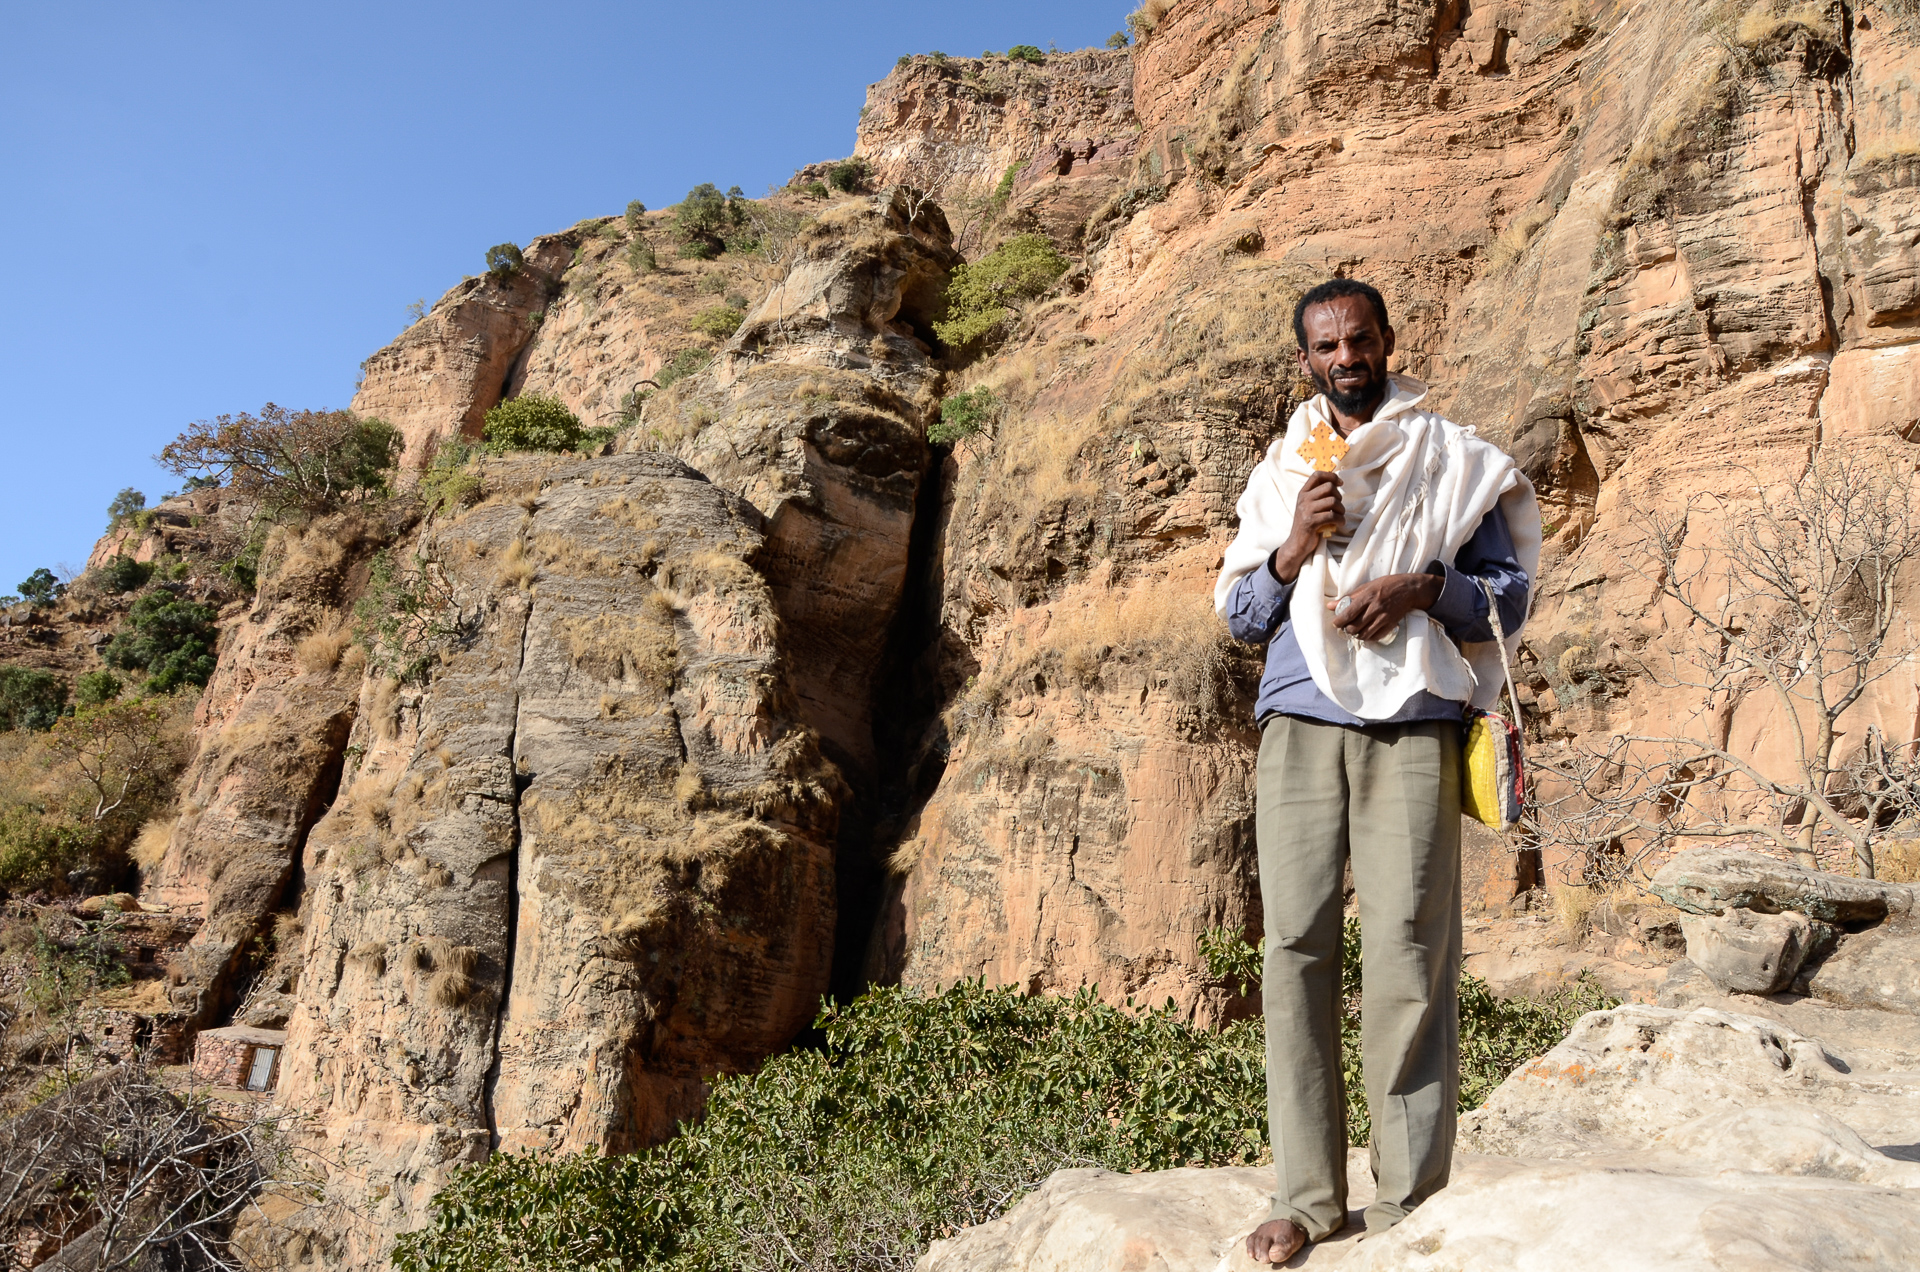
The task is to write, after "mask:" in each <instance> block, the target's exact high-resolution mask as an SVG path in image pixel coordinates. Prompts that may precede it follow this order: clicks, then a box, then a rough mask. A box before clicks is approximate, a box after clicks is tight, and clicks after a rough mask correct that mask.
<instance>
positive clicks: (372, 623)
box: [353, 552, 468, 682]
mask: <svg viewBox="0 0 1920 1272" xmlns="http://www.w3.org/2000/svg"><path fill="white" fill-rule="evenodd" d="M467 634H468V632H467V617H466V613H465V611H464V610H463V609H462V608H461V607H460V603H459V600H458V598H457V597H456V596H455V595H454V591H453V584H452V582H451V581H450V580H448V578H447V573H446V570H445V569H444V568H443V567H442V565H441V563H440V561H439V559H438V558H436V557H433V556H430V555H426V554H422V553H415V554H414V555H413V557H412V559H411V560H410V561H397V560H395V559H394V555H393V553H391V552H382V553H380V554H379V555H378V556H376V557H374V558H373V566H372V568H371V569H370V571H369V572H368V577H367V589H366V591H365V592H363V593H362V594H361V596H360V600H359V602H358V603H357V604H356V605H355V606H354V628H353V638H354V640H355V641H356V642H358V643H359V644H360V645H361V647H362V648H364V649H366V650H367V653H368V660H369V661H370V662H371V663H372V665H373V666H374V667H376V668H378V669H379V670H381V671H384V672H386V673H387V674H389V675H391V676H393V677H394V678H395V679H397V680H400V681H403V682H417V681H422V680H424V679H426V676H427V673H428V672H429V671H431V670H432V668H433V664H434V662H435V660H436V659H438V658H439V657H440V655H441V654H442V653H443V652H444V651H445V650H446V649H447V648H449V647H450V646H452V645H455V644H458V643H460V642H462V641H464V640H465V639H466V637H467Z"/></svg>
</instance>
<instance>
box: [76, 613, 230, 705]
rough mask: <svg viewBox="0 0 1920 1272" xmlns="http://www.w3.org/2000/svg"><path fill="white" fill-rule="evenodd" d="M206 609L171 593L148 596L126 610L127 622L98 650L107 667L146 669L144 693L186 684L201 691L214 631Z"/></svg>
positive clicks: (208, 673) (211, 616)
mask: <svg viewBox="0 0 1920 1272" xmlns="http://www.w3.org/2000/svg"><path fill="white" fill-rule="evenodd" d="M216 612H217V611H215V609H214V607H213V606H211V605H201V604H198V603H196V602H193V601H188V600H182V599H181V598H179V597H177V596H175V595H174V594H173V593H171V592H164V591H154V592H148V593H147V594H146V595H145V596H142V597H140V598H139V599H138V600H136V601H135V602H134V603H133V608H132V609H130V610H128V611H127V621H126V623H125V624H124V625H123V626H122V627H121V628H120V630H119V631H118V632H115V633H114V635H113V638H112V639H111V640H109V641H108V642H107V643H106V644H105V645H103V646H101V648H100V655H101V658H102V660H103V661H105V663H106V664H107V666H109V667H116V668H118V669H120V670H121V671H145V672H146V673H147V680H146V684H145V685H144V686H143V687H142V688H143V691H144V692H146V693H172V692H174V691H175V690H177V689H181V688H184V687H186V686H188V685H191V686H193V687H194V688H196V689H197V688H200V687H201V686H203V685H205V684H206V683H207V680H208V679H209V678H210V677H211V676H212V675H213V664H214V646H215V645H216V643H218V641H219V632H218V631H217V630H216V629H215V628H214V625H213V620H214V616H215V614H216Z"/></svg>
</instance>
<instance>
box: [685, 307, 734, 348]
mask: <svg viewBox="0 0 1920 1272" xmlns="http://www.w3.org/2000/svg"><path fill="white" fill-rule="evenodd" d="M746 320H747V315H746V313H745V312H744V311H742V310H739V309H735V308H734V307H733V306H732V305H715V306H714V307H713V308H712V309H706V310H702V311H701V312H700V313H697V314H695V315H694V316H693V320H692V321H691V322H689V323H688V324H687V325H688V326H689V327H691V328H693V330H695V331H697V332H699V333H700V334H701V335H703V336H712V337H713V338H714V339H715V340H725V339H726V338H727V337H729V336H731V335H732V334H733V333H734V332H736V331H738V330H740V324H741V323H743V322H745V321H746Z"/></svg>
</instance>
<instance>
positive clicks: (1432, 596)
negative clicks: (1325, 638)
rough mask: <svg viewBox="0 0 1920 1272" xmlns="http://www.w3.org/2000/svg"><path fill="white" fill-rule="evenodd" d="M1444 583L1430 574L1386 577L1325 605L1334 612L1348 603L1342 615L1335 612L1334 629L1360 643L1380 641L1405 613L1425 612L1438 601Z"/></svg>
mask: <svg viewBox="0 0 1920 1272" xmlns="http://www.w3.org/2000/svg"><path fill="white" fill-rule="evenodd" d="M1443 584H1444V580H1442V579H1440V578H1438V577H1436V576H1435V575H1432V574H1389V575H1387V576H1385V577H1384V578H1378V579H1369V580H1368V581H1367V582H1365V583H1362V584H1361V585H1360V586H1359V587H1356V588H1354V589H1353V591H1351V592H1348V593H1347V594H1346V595H1345V596H1343V597H1340V598H1338V599H1335V600H1331V601H1328V602H1327V608H1328V609H1330V610H1331V609H1335V608H1336V607H1337V606H1338V605H1339V604H1340V602H1341V601H1343V600H1350V601H1352V604H1350V605H1348V606H1347V608H1346V609H1345V610H1344V611H1336V612H1337V613H1338V617H1336V618H1335V619H1334V620H1333V625H1334V626H1335V627H1338V628H1339V629H1340V630H1341V631H1343V632H1345V633H1347V635H1349V636H1356V637H1358V638H1359V639H1361V640H1379V639H1381V638H1382V637H1384V636H1386V635H1387V634H1388V633H1389V632H1391V631H1393V630H1394V629H1395V628H1396V627H1398V626H1400V620H1401V619H1404V618H1405V617H1406V616H1407V614H1408V612H1409V611H1411V610H1417V609H1422V610H1423V609H1426V608H1427V607H1428V606H1430V605H1432V604H1433V603H1434V602H1435V601H1437V600H1439V599H1440V588H1441V587H1442V585H1443Z"/></svg>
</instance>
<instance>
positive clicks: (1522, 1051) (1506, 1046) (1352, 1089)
mask: <svg viewBox="0 0 1920 1272" xmlns="http://www.w3.org/2000/svg"><path fill="white" fill-rule="evenodd" d="M1200 953H1201V956H1202V957H1203V958H1205V959H1206V961H1207V970H1208V971H1209V972H1210V973H1211V974H1212V975H1213V976H1214V977H1216V978H1217V979H1219V980H1224V981H1227V982H1230V983H1236V984H1237V985H1238V987H1239V990H1240V992H1241V994H1243V995H1245V994H1247V993H1250V992H1254V991H1256V990H1258V988H1259V986H1260V981H1261V971H1262V969H1263V967H1264V966H1265V961H1266V941H1265V939H1264V938H1263V939H1262V940H1261V941H1260V943H1259V944H1258V945H1250V944H1248V943H1247V941H1246V940H1245V939H1244V938H1243V937H1241V936H1240V935H1239V934H1238V933H1235V932H1229V931H1228V930H1226V929H1225V928H1213V929H1211V930H1209V931H1208V932H1206V933H1205V934H1204V935H1203V936H1202V937H1201V938H1200ZM1459 994H1460V1105H1459V1107H1460V1111H1461V1112H1463V1113H1464V1112H1466V1111H1467V1110H1469V1109H1477V1108H1479V1107H1480V1106H1481V1105H1482V1104H1484V1103H1485V1102H1486V1099H1487V1097H1488V1096H1489V1095H1492V1094H1493V1089H1494V1088H1495V1087H1497V1086H1499V1085H1500V1084H1501V1083H1502V1082H1505V1081H1506V1080H1507V1076H1508V1075H1509V1074H1511V1073H1512V1072H1513V1071H1514V1070H1515V1069H1517V1068H1519V1067H1520V1066H1521V1065H1522V1064H1524V1063H1526V1062H1527V1061H1529V1060H1532V1059H1533V1058H1534V1057H1536V1056H1539V1055H1542V1054H1544V1053H1546V1052H1547V1051H1549V1050H1551V1049H1552V1048H1553V1047H1555V1046H1556V1045H1558V1044H1559V1042H1560V1040H1561V1039H1562V1038H1565V1037H1566V1036H1567V1031H1568V1030H1569V1029H1571V1028H1572V1027H1573V1022H1574V1021H1576V1020H1578V1019H1580V1017H1582V1016H1584V1015H1586V1014H1587V1013H1588V1012H1590V1011H1604V1010H1606V1009H1608V1008H1610V1007H1618V1006H1619V1005H1620V1002H1619V1000H1618V999H1615V998H1609V997H1608V996H1607V995H1606V993H1605V992H1603V991H1602V990H1601V989H1600V987H1599V986H1598V985H1597V984H1595V983H1594V982H1593V980H1592V979H1590V978H1589V977H1586V976H1582V977H1581V978H1580V979H1579V980H1578V981H1576V982H1575V983H1574V984H1572V985H1570V986H1568V987H1567V988H1566V989H1563V990H1560V991H1559V992H1557V993H1554V994H1550V995H1548V996H1547V997H1546V998H1544V999H1539V1000H1534V999H1528V998H1501V997H1499V996H1498V995H1497V994H1495V993H1494V992H1493V991H1492V990H1491V989H1489V988H1487V983H1486V982H1485V981H1483V980H1481V979H1480V978H1479V977H1477V976H1469V975H1468V974H1467V973H1465V972H1462V973H1461V974H1460V987H1459ZM1340 1004H1341V1006H1340V1076H1341V1081H1342V1082H1344V1083H1345V1084H1346V1092H1347V1138H1348V1142H1350V1143H1351V1144H1353V1145H1354V1146H1355V1147H1356V1148H1357V1147H1361V1146H1363V1145H1365V1144H1366V1142H1367V1139H1368V1137H1369V1135H1370V1134H1371V1133H1372V1128H1373V1121H1372V1118H1371V1116H1370V1115H1369V1113H1368V1111H1367V1092H1366V1087H1365V1085H1364V1080H1363V1076H1362V1067H1361V1058H1360V920H1358V919H1348V920H1346V922H1345V923H1344V925H1343V927H1342V929H1341V951H1340Z"/></svg>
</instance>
